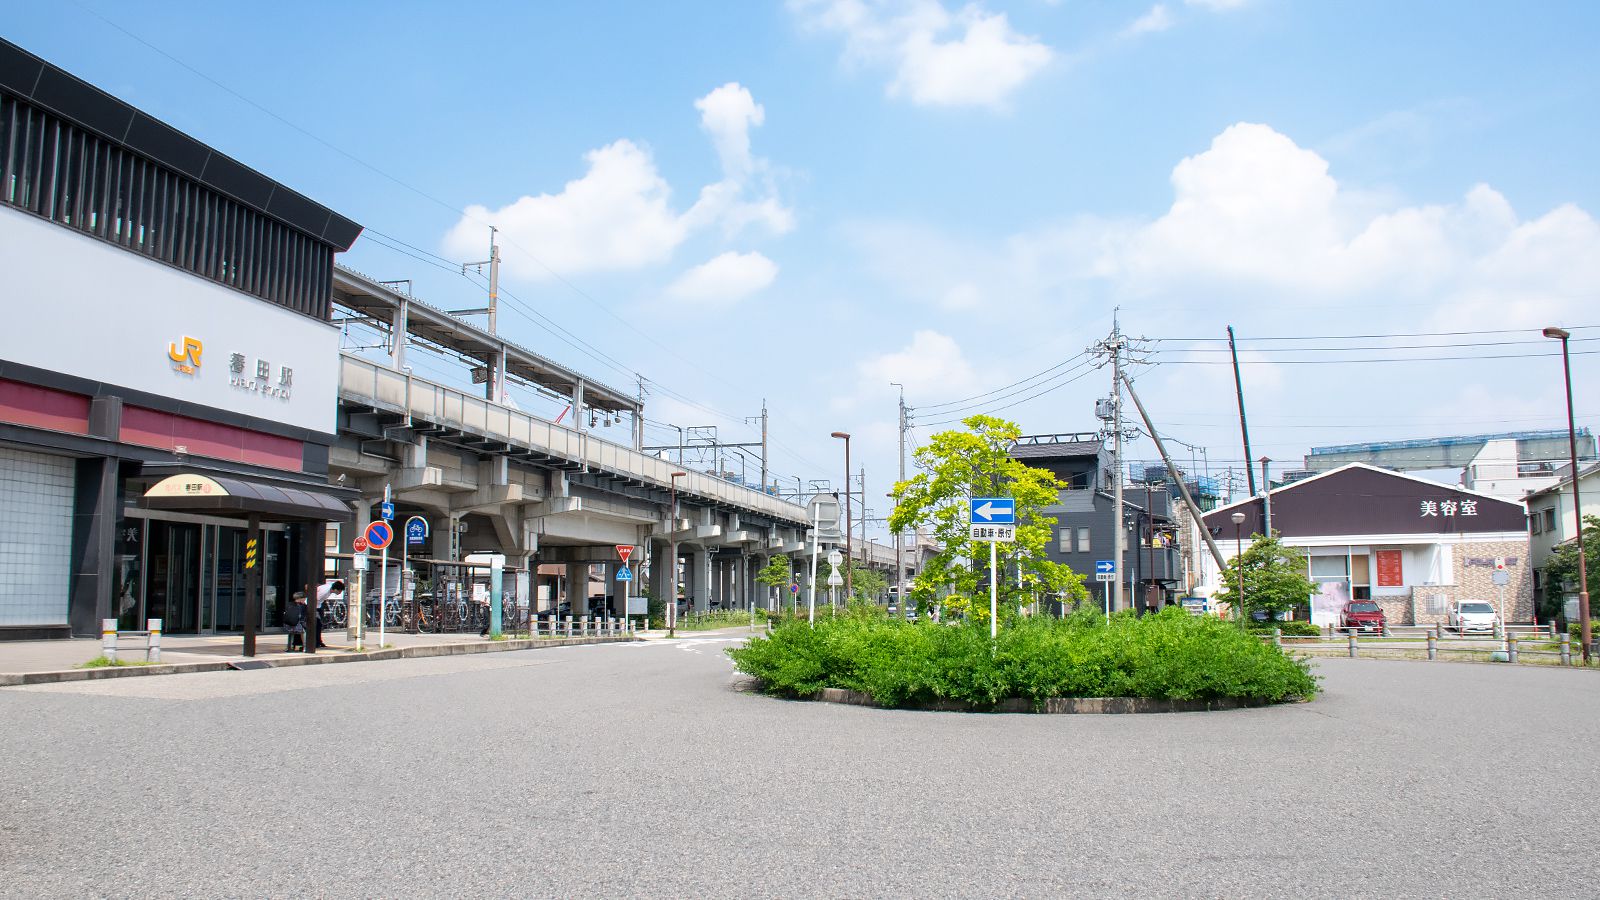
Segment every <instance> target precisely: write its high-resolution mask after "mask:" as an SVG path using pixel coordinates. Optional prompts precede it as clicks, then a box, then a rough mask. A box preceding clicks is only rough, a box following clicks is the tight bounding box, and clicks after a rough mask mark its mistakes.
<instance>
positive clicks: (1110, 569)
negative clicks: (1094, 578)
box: [1094, 559, 1117, 575]
mask: <svg viewBox="0 0 1600 900" xmlns="http://www.w3.org/2000/svg"><path fill="white" fill-rule="evenodd" d="M1094 573H1095V574H1096V575H1115V574H1117V561H1116V560H1114V559H1097V560H1095V561H1094Z"/></svg>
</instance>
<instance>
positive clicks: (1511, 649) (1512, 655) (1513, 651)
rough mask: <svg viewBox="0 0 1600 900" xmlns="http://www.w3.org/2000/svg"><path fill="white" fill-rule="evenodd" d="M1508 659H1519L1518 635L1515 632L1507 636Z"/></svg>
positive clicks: (1512, 661) (1510, 660)
mask: <svg viewBox="0 0 1600 900" xmlns="http://www.w3.org/2000/svg"><path fill="white" fill-rule="evenodd" d="M1506 661H1507V662H1511V663H1514V662H1516V661H1517V636H1516V635H1514V634H1513V635H1511V636H1510V637H1508V638H1506Z"/></svg>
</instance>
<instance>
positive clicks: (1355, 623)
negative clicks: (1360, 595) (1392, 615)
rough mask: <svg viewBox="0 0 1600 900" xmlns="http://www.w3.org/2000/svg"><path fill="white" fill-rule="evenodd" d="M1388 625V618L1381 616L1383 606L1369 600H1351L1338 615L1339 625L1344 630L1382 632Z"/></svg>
mask: <svg viewBox="0 0 1600 900" xmlns="http://www.w3.org/2000/svg"><path fill="white" fill-rule="evenodd" d="M1388 625H1389V622H1388V620H1387V619H1385V618H1384V616H1383V607H1381V606H1379V605H1378V604H1376V603H1374V602H1372V601H1371V600H1351V601H1350V602H1349V603H1347V604H1346V605H1345V608H1344V612H1343V613H1341V614H1340V615H1339V627H1340V628H1341V629H1343V630H1346V631H1376V632H1379V633H1382V631H1383V630H1384V629H1385V628H1387V627H1388Z"/></svg>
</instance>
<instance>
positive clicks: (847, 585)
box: [833, 431, 867, 597]
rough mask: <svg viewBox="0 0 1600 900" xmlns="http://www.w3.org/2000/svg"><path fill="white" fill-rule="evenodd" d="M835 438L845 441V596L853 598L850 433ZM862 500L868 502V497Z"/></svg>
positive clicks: (838, 434)
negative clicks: (851, 575)
mask: <svg viewBox="0 0 1600 900" xmlns="http://www.w3.org/2000/svg"><path fill="white" fill-rule="evenodd" d="M833 436H834V437H836V438H840V439H842V440H843V441H844V595H845V596H846V597H853V596H855V587H854V586H853V585H852V584H851V583H850V582H851V578H850V570H851V569H853V568H855V566H854V565H852V564H851V561H850V559H851V557H850V554H851V552H852V551H851V548H850V433H849V432H846V431H835V432H834V433H833ZM861 499H862V500H866V499H867V498H866V495H864V494H863V495H862V497H861Z"/></svg>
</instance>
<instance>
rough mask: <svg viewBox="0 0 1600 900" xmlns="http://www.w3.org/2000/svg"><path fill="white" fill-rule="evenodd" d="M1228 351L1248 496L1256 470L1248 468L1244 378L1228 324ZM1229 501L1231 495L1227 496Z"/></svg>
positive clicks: (1254, 492) (1231, 330)
mask: <svg viewBox="0 0 1600 900" xmlns="http://www.w3.org/2000/svg"><path fill="white" fill-rule="evenodd" d="M1228 352H1229V353H1231V354H1232V355H1233V392H1234V394H1235V396H1237V397H1238V398H1239V433H1240V434H1241V435H1243V437H1244V474H1245V477H1246V479H1248V481H1249V483H1250V496H1252V497H1254V496H1255V495H1256V470H1255V469H1252V468H1250V426H1249V425H1248V424H1246V422H1245V418H1244V379H1242V378H1240V377H1239V348H1238V346H1237V345H1235V344H1234V342H1233V326H1232V325H1229V326H1228ZM1228 499H1229V500H1230V501H1231V500H1232V499H1233V498H1232V497H1229V498H1228Z"/></svg>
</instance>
